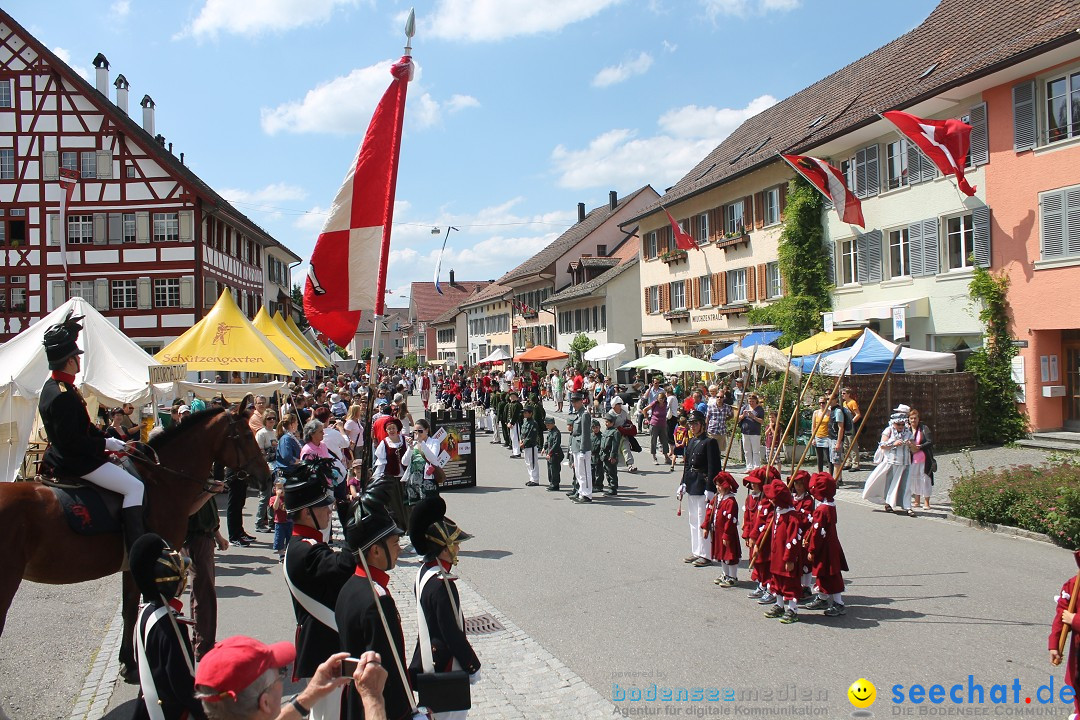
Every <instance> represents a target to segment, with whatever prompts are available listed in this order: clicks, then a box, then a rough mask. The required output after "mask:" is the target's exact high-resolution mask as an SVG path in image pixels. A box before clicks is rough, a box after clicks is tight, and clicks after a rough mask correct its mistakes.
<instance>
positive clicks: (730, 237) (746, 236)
mask: <svg viewBox="0 0 1080 720" xmlns="http://www.w3.org/2000/svg"><path fill="white" fill-rule="evenodd" d="M743 243H746V244H747V245H749V244H750V233H748V232H747V231H746V230H745V229H744V228H742V227H741V226H740V227H739V228H737V229H736V230H735V232H727V233H724V234H723V235H721V236H720V237H719V238H717V239H716V247H719V248H724V249H725V250H727V249H730V248H734V247H738V246H739V245H741V244H743Z"/></svg>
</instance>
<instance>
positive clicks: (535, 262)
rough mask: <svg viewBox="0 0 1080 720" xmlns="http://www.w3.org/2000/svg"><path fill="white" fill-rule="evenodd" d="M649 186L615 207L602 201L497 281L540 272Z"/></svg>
mask: <svg viewBox="0 0 1080 720" xmlns="http://www.w3.org/2000/svg"><path fill="white" fill-rule="evenodd" d="M649 187H650V186H649V185H646V186H644V187H640V188H638V189H637V190H635V191H634V192H632V193H630V194H629V195H627V196H626V197H624V198H621V199H620V200H619V202H618V204H617V205H616V206H615V209H614V210H612V209H611V206H610V205H609V204H608V203H604V204H603V205H601V206H600V207H596V208H593V209H592V210H590V211H589V213H588V214H587V215H585V219H584V220H582V221H581V222H577V223H574V224H573V225H571V226H570V228H569V229H568V230H567V231H566V232H564V233H563V234H562V235H560V236H559V237H557V238H555V239H554V240H552V241H551V243H550V244H549V245H548V246H547V247H545V248H544V249H543V250H541V251H540V252H538V253H536V254H535V255H533V256H532V257H531V258H529V259H528V260H526V261H525V262H523V263H521V264H520V265H518V266H517V267H516V268H514V269H513V270H511V271H510V272H508V273H506V274H505V275H503V276H502V277H501V278H499V280H498V282H500V283H506V282H510V281H512V280H517V279H520V278H523V277H527V276H529V275H533V274H536V273H539V272H542V271H543V270H544V269H545V268H547V267H548V266H550V265H551V264H552V263H555V262H557V261H558V260H559V258H560V257H562V256H563V255H564V254H565V253H567V252H569V250H570V249H571V248H573V247H574V246H575V245H577V244H578V243H579V242H581V241H582V240H583V239H585V238H586V237H587V236H588V235H589V233H591V232H592V231H593V230H596V229H597V228H598V227H600V226H601V225H603V224H604V221H605V220H607V219H608V218H609V217H611V216H612V215H614V214H615V213H617V212H619V210H621V209H622V208H623V207H624V206H625V205H626V204H627V203H629V202H630V201H632V200H633V199H634V198H636V197H637V196H638V195H639V194H640V193H642V192H644V191H645V190H647V189H648V188H649Z"/></svg>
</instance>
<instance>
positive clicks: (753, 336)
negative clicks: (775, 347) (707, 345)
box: [712, 330, 783, 360]
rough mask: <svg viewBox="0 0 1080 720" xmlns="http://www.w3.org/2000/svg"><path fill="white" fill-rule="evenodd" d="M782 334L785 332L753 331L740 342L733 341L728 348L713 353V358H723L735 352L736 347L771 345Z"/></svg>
mask: <svg viewBox="0 0 1080 720" xmlns="http://www.w3.org/2000/svg"><path fill="white" fill-rule="evenodd" d="M782 334H783V333H779V332H776V331H775V330H760V331H755V332H752V333H750V334H749V335H747V336H746V337H744V338H743V339H742V340H740V341H739V342H737V343H732V344H730V345H728V346H727V347H726V348H721V349H720V350H718V351H716V352H715V353H713V356H712V359H713V360H723V359H724V358H726V357H727V356H728V355H730V354H731V353H732V352H734V351H735V348H736V347H743V348H748V347H751V346H753V345H771V344H772V343H774V342H776V340H777V339H778V338H779V337H780V336H781V335H782Z"/></svg>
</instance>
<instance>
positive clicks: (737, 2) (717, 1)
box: [701, 0, 802, 22]
mask: <svg viewBox="0 0 1080 720" xmlns="http://www.w3.org/2000/svg"><path fill="white" fill-rule="evenodd" d="M701 3H702V5H704V6H705V14H706V15H708V16H709V19H710V20H712V21H713V22H716V19H717V18H718V17H720V16H721V15H726V16H729V17H739V18H745V17H749V16H750V15H765V14H767V13H770V12H788V11H789V10H794V9H796V8H798V7H800V6H801V5H802V0H701Z"/></svg>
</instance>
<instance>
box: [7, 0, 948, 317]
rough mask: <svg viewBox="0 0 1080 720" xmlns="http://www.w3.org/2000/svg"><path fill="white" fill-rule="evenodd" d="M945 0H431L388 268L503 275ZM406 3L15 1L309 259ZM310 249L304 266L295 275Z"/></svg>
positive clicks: (404, 288)
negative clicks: (616, 199) (119, 77)
mask: <svg viewBox="0 0 1080 720" xmlns="http://www.w3.org/2000/svg"><path fill="white" fill-rule="evenodd" d="M935 4H936V3H935V2H934V0H908V1H907V2H904V3H882V2H865V1H855V0H622V1H620V0H431V1H427V2H423V1H421V2H417V4H416V12H417V25H418V28H417V35H416V37H415V38H414V40H413V48H414V52H413V55H414V58H415V59H416V62H417V63H418V66H419V74H418V76H417V78H416V79H415V81H414V82H413V83H412V85H411V86H410V90H409V99H408V104H407V107H406V120H405V138H404V141H403V147H402V155H401V166H400V173H399V179H398V195H397V197H398V206H397V209H396V215H395V229H394V233H393V242H392V255H391V261H390V271H389V272H390V276H389V280H388V287H390V288H394V296H392V297H390V298H388V304H390V305H404V304H405V300H404V298H403V297H402V296H404V295H407V293H408V286H409V283H410V282H412V281H415V280H431V278H432V275H433V272H434V266H435V256H436V254H437V252H438V246H439V244H440V243H441V242H442V237H441V236H440V237H435V236H433V235H432V233H431V229H432V227H433V226H438V227H440V228H442V229H444V230H445V228H446V226H447V225H448V224H451V225H454V226H456V227H458V228H460V232H455V233H452V234H451V235H450V242H449V246H448V250H447V257H446V259H445V260H444V262H443V278H444V279H445V277H446V271H447V270H448V269H451V268H453V269H454V270H456V272H457V276H458V278H460V279H469V280H482V279H488V278H497V277H499V276H500V275H501V274H502V273H503V272H505V271H506V270H508V269H510V268H512V267H513V266H515V265H516V264H517V263H519V262H521V261H522V260H524V259H525V258H526V257H528V256H530V255H532V254H533V253H535V252H536V251H537V250H539V249H540V248H542V247H543V246H544V245H546V244H547V243H548V242H550V241H551V240H552V239H554V238H555V237H556V236H558V235H559V234H560V233H561V232H562V231H564V230H565V229H566V228H567V227H568V226H569V225H570V224H571V223H572V222H573V221H574V219H575V208H576V205H577V203H578V202H585V203H587V205H588V206H589V207H590V208H592V207H595V206H596V205H599V204H601V203H603V202H606V200H607V193H608V190H617V191H618V192H619V194H620V196H621V195H625V194H627V193H629V192H631V191H633V190H635V189H637V188H638V187H641V186H642V185H645V184H646V183H650V184H652V186H653V187H654V188H656V190H657V191H658V192H661V193H662V192H663V191H664V188H666V187H668V186H670V185H672V184H674V183H675V181H677V180H678V179H679V178H680V177H681V176H682V175H683V174H684V173H686V172H687V171H688V170H689V169H690V168H691V167H693V165H694V164H695V163H697V162H698V161H699V160H700V159H701V158H702V157H704V156H705V155H706V154H707V153H708V152H709V151H710V150H711V149H712V148H713V147H715V146H716V145H717V144H718V143H719V142H720V141H721V140H723V138H724V137H726V136H727V134H729V133H730V132H731V131H732V130H733V129H734V128H736V127H737V126H738V125H739V124H740V123H741V122H742V121H743V120H745V119H747V118H748V117H751V116H752V115H754V114H755V113H756V112H759V111H760V110H762V109H764V108H766V107H768V106H769V105H770V104H772V103H773V102H776V100H778V99H782V98H784V97H786V96H788V95H790V94H792V93H794V92H797V91H798V90H799V89H801V88H803V87H805V86H806V85H808V84H810V83H812V82H814V81H815V80H817V79H819V78H820V77H823V76H825V75H827V74H829V73H831V72H833V71H835V70H837V69H839V68H840V67H842V66H844V65H845V64H847V63H849V62H851V61H852V60H854V59H856V58H858V57H861V56H862V55H865V54H866V53H868V52H870V51H872V50H873V49H875V48H877V47H879V46H881V45H883V44H884V43H886V42H888V41H889V40H891V39H892V38H894V37H896V36H898V35H900V34H902V33H904V32H906V31H907V30H910V29H911V28H913V27H914V26H916V25H917V24H918V23H919V22H921V21H922V19H923V18H925V17H926V15H927V14H929V12H930V11H931V10H932V9H933V7H934V5H935ZM409 7H410V4H409V3H408V2H395V1H394V0H190V1H187V2H184V1H181V0H173V1H171V2H168V3H162V2H150V1H149V0H145V1H141V0H116V1H114V2H111V3H110V2H108V1H105V2H96V3H87V2H68V1H67V0H50V1H49V2H41V1H40V0H13V1H9V2H8V3H7V4H6V5H5V9H6V10H7V11H8V12H9V13H11V14H12V15H13V17H15V19H16V20H17V21H19V22H20V23H21V24H22V25H23V26H24V27H26V28H27V29H28V30H29V31H30V32H32V33H34V34H35V35H36V36H37V37H38V38H39V39H40V40H41V41H43V42H44V43H45V44H46V45H48V47H50V48H51V49H53V50H54V51H56V52H57V53H58V54H60V55H61V56H62V57H64V58H65V59H66V60H67V61H68V62H69V63H70V64H71V65H72V66H73V67H75V68H76V69H78V70H79V71H81V72H83V73H86V74H87V76H88V77H89V78H90V79H91V81H92V80H93V68H92V66H91V60H92V59H93V57H94V55H96V54H97V53H98V52H103V53H104V54H105V55H106V56H107V57H108V58H109V61H110V63H111V65H112V68H111V72H112V78H115V76H116V74H117V73H123V74H124V75H125V76H126V77H127V78H128V80H129V81H130V83H131V106H132V107H133V108H135V109H136V110H137V109H138V100H139V99H140V98H141V97H142V96H143V94H144V93H149V94H150V95H151V96H152V97H153V98H154V100H155V102H156V103H157V115H156V124H157V131H158V132H159V133H161V134H163V135H165V137H166V139H167V141H169V142H172V143H174V149H175V151H176V152H177V153H179V152H181V151H182V152H184V153H185V158H186V162H187V163H188V164H189V165H190V166H191V167H192V168H193V169H194V170H195V172H197V173H199V175H200V176H201V177H202V178H203V179H204V180H206V181H207V182H208V183H210V185H211V186H213V187H214V188H215V189H216V190H218V191H219V192H220V193H221V194H222V195H224V196H225V197H226V198H227V199H229V200H230V201H232V202H234V203H235V204H236V206H237V207H238V208H240V209H241V210H242V211H244V212H245V213H247V214H248V215H249V216H250V217H251V218H253V219H254V220H255V221H256V222H258V223H259V224H260V225H262V226H263V227H264V228H266V229H267V230H268V231H269V232H270V233H271V234H273V235H274V236H275V237H276V238H278V239H279V240H280V241H281V242H283V243H284V244H286V245H287V246H288V247H290V248H291V249H292V250H293V251H295V252H296V253H297V254H298V255H300V256H301V257H303V258H304V259H305V261H306V259H307V258H308V257H309V256H310V254H311V249H312V247H313V246H314V242H315V238H316V237H317V236H318V233H319V230H320V229H321V227H322V223H323V221H324V220H325V212H326V208H327V207H328V205H329V203H330V201H331V200H332V199H333V197H334V195H335V194H336V192H337V189H338V186H339V185H340V183H341V179H342V177H343V176H344V174H345V171H346V169H347V167H348V166H349V164H350V163H351V162H352V160H353V158H354V156H355V153H356V149H357V146H358V144H359V142H360V140H361V138H362V137H363V133H364V130H365V129H366V127H367V123H368V120H369V119H370V115H371V111H372V109H373V108H374V105H375V103H376V102H377V100H378V98H379V96H380V95H381V94H382V93H383V91H384V90H385V89H386V87H387V85H388V84H389V80H390V76H389V72H388V68H389V64H390V62H391V61H393V60H395V59H397V57H399V56H400V54H401V50H402V46H403V44H404V35H403V32H402V28H403V25H404V17H405V15H406V13H407V12H408V9H409ZM305 270H306V262H305V264H304V265H301V267H300V268H298V272H297V273H296V274H294V278H296V277H302V275H301V274H299V273H302V272H304V271H305Z"/></svg>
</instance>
